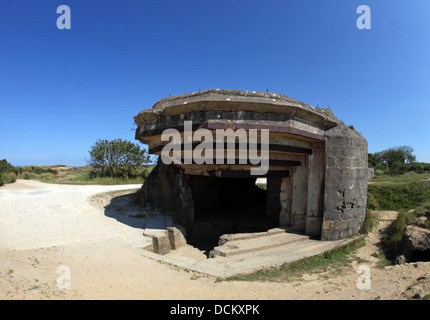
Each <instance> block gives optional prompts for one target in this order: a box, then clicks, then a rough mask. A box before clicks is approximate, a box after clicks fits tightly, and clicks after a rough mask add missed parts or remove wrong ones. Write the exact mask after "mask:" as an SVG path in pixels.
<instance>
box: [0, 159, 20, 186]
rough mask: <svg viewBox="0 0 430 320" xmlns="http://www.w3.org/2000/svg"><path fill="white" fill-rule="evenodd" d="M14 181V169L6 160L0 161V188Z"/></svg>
mask: <svg viewBox="0 0 430 320" xmlns="http://www.w3.org/2000/svg"><path fill="white" fill-rule="evenodd" d="M15 181H16V173H15V168H14V166H13V165H11V164H10V163H9V162H7V161H6V159H3V160H0V186H2V185H4V184H5V183H14V182H15Z"/></svg>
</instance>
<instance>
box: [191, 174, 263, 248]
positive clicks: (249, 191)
mask: <svg viewBox="0 0 430 320" xmlns="http://www.w3.org/2000/svg"><path fill="white" fill-rule="evenodd" d="M255 182H256V178H253V177H243V178H220V177H207V176H197V175H196V176H189V178H188V185H189V186H190V188H191V191H192V197H193V199H194V225H193V227H192V232H191V234H190V236H189V237H188V239H187V241H188V242H189V243H190V244H191V245H193V246H195V247H197V248H199V249H201V250H205V251H207V253H208V252H209V251H210V250H212V249H213V248H214V247H215V246H217V245H218V240H219V237H220V236H221V235H223V234H229V233H245V232H261V231H266V230H268V229H269V228H268V221H267V217H266V200H267V191H266V190H264V189H263V188H260V187H259V186H257V185H256V183H255Z"/></svg>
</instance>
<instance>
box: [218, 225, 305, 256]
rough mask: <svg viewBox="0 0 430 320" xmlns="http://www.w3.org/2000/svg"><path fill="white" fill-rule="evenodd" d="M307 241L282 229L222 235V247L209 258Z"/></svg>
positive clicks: (302, 236) (300, 235) (303, 237)
mask: <svg viewBox="0 0 430 320" xmlns="http://www.w3.org/2000/svg"><path fill="white" fill-rule="evenodd" d="M306 240H309V237H308V236H306V235H302V234H296V233H286V232H285V230H283V229H271V230H269V231H267V232H258V233H244V234H232V235H224V236H222V237H220V243H222V245H220V246H217V247H215V248H214V249H213V250H212V251H211V253H210V256H211V257H216V256H220V257H232V256H238V255H242V254H249V253H256V252H259V251H264V250H268V249H273V248H278V247H281V246H285V245H290V244H295V245H294V246H295V247H296V243H298V242H303V241H306Z"/></svg>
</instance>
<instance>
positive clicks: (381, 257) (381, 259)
mask: <svg viewBox="0 0 430 320" xmlns="http://www.w3.org/2000/svg"><path fill="white" fill-rule="evenodd" d="M372 257H375V258H377V259H378V263H377V264H376V267H377V268H378V269H384V268H385V267H387V266H391V265H393V262H392V261H391V260H389V259H388V258H387V256H386V255H385V253H383V252H379V253H373V254H372Z"/></svg>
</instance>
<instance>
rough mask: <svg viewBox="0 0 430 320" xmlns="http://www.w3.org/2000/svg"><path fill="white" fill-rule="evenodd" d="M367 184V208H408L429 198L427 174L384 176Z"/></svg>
mask: <svg viewBox="0 0 430 320" xmlns="http://www.w3.org/2000/svg"><path fill="white" fill-rule="evenodd" d="M384 177H385V178H384V180H379V181H378V182H376V183H372V184H369V186H368V208H369V209H372V210H396V211H398V210H410V209H414V208H416V207H418V206H420V205H421V204H423V203H424V202H426V201H429V200H430V180H429V179H430V178H429V174H408V175H401V176H394V177H391V176H384Z"/></svg>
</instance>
